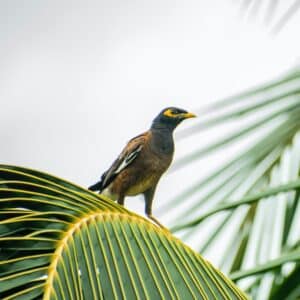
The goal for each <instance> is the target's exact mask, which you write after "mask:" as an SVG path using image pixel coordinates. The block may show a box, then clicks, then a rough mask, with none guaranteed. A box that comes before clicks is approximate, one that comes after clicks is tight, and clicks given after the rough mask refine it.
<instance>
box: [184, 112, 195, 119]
mask: <svg viewBox="0 0 300 300" xmlns="http://www.w3.org/2000/svg"><path fill="white" fill-rule="evenodd" d="M182 117H183V118H184V119H189V118H196V117H197V116H196V115H195V114H192V113H185V114H182Z"/></svg>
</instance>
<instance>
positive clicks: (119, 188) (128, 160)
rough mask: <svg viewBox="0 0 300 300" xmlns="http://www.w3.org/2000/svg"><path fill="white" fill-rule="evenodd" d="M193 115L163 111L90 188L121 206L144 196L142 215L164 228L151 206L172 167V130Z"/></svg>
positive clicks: (173, 109) (172, 108)
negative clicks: (165, 174)
mask: <svg viewBox="0 0 300 300" xmlns="http://www.w3.org/2000/svg"><path fill="white" fill-rule="evenodd" d="M194 117H196V115H195V114H193V113H191V112H188V111H186V110H184V109H181V108H177V107H167V108H165V109H163V110H162V111H161V112H160V113H159V114H158V115H157V116H156V117H155V118H154V120H153V121H152V124H151V127H150V129H149V130H148V131H146V132H144V133H142V134H140V135H138V136H136V137H134V138H132V139H131V140H130V141H129V142H128V143H127V144H126V146H125V148H124V149H123V150H122V152H121V154H120V155H119V156H118V157H117V159H116V160H115V161H114V162H113V163H112V165H111V166H110V168H109V169H108V170H107V171H106V172H104V173H103V175H102V176H101V178H100V180H99V181H98V182H96V183H95V184H94V185H92V186H90V187H89V190H91V191H94V192H99V194H103V195H105V196H107V197H109V198H110V199H112V200H114V201H117V203H118V204H120V205H124V198H125V197H127V196H136V195H139V194H143V195H144V200H145V214H146V215H147V217H148V218H149V219H150V220H152V221H153V222H154V223H156V225H158V226H159V227H162V228H164V226H163V225H162V224H161V223H160V222H159V221H158V220H157V219H156V218H155V217H154V216H153V215H152V202H153V198H154V194H155V190H156V187H157V184H158V182H159V180H160V178H161V176H162V175H163V174H164V173H165V171H166V170H167V169H168V168H169V166H170V165H171V162H172V160H173V155H174V138H173V132H174V129H175V128H176V127H177V126H178V125H179V124H180V123H181V122H182V121H183V120H186V119H189V118H194Z"/></svg>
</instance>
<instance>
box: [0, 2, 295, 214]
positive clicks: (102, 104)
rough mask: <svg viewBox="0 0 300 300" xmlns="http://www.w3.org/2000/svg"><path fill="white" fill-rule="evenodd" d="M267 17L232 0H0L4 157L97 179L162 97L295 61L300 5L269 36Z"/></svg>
mask: <svg viewBox="0 0 300 300" xmlns="http://www.w3.org/2000/svg"><path fill="white" fill-rule="evenodd" d="M266 2H267V1H266ZM287 2H291V1H286V3H287ZM263 19H264V18H263V14H262V16H257V17H254V16H252V15H251V13H250V16H249V17H247V18H246V17H243V14H242V13H241V10H240V8H239V5H238V1H229V0H227V1H226V0H225V1H219V0H205V1H204V0H201V1H199V0H197V1H196V0H195V1H190V0H185V1H176V0H164V1H161V0H151V1H143V0H140V1H126V0H118V1H117V0H110V1H74V0H73V1H71V0H69V1H66V0H43V1H37V0H26V1H17V0H6V1H5V0H2V1H0V24H1V25H0V26H1V27H0V101H1V111H0V122H1V124H0V136H1V147H0V160H1V162H2V163H8V164H15V165H22V166H27V167H31V168H36V169H40V170H44V171H47V172H50V173H53V174H55V175H57V176H60V177H63V178H66V179H69V180H71V181H74V182H76V183H78V184H81V185H83V186H87V185H89V184H91V183H94V181H95V180H96V179H97V178H98V177H99V176H100V175H101V173H102V172H103V171H105V169H106V168H107V167H109V165H110V164H111V162H112V160H113V159H114V158H115V157H116V156H117V155H118V154H119V152H120V151H121V149H122V147H123V146H124V144H125V143H126V141H128V140H129V139H130V138H131V137H133V136H135V135H136V134H138V133H140V132H142V131H144V130H146V129H147V128H148V127H149V126H150V123H151V120H152V119H153V118H154V116H155V115H156V114H157V113H158V112H159V111H160V110H161V109H162V108H164V107H166V106H170V105H172V106H179V107H182V108H185V109H188V110H191V111H194V110H195V111H197V110H198V109H199V108H200V107H201V106H202V105H205V104H208V103H210V102H212V101H216V100H218V99H221V98H223V97H227V96H229V95H232V94H235V93H237V92H239V91H242V90H244V89H246V88H248V87H251V86H254V85H255V84H258V83H261V82H264V81H266V80H270V79H272V78H274V77H277V76H278V75H280V74H282V73H284V72H286V71H287V70H289V69H290V68H291V67H293V66H295V64H296V63H297V62H298V63H299V53H300V42H299V28H300V22H299V19H300V18H299V14H298V15H297V16H294V18H293V19H291V21H290V23H289V24H288V25H287V26H285V27H284V28H283V30H282V31H281V32H280V33H279V34H277V35H272V34H270V27H268V26H266V25H265V24H264V22H263ZM199 118H201V116H199ZM188 122H189V123H191V122H194V120H189V121H188ZM185 126H189V125H188V124H187V123H186V124H183V125H181V127H182V128H183V127H185ZM199 142H201V141H197V143H199ZM183 148H184V147H182V146H180V145H178V147H177V152H176V157H175V159H176V158H177V157H179V156H182V155H183V153H182V152H181V151H183ZM203 170H205V166H203ZM185 172H187V173H186V174H185V178H188V176H189V173H188V172H190V171H189V170H186V171H185ZM174 184H175V182H172V179H171V176H170V179H168V178H167V179H164V180H163V182H162V183H161V185H160V188H159V189H158V193H157V198H159V199H160V201H161V200H162V199H163V198H164V197H165V195H166V193H168V191H169V190H170V188H172V187H173V188H174V186H175V185H174ZM138 202H140V201H138ZM139 205H141V204H139ZM154 205H155V204H154ZM141 207H143V205H142V206H141ZM137 209H140V208H139V207H138V208H137ZM154 210H155V208H154Z"/></svg>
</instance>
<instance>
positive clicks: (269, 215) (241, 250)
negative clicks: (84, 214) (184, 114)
mask: <svg viewBox="0 0 300 300" xmlns="http://www.w3.org/2000/svg"><path fill="white" fill-rule="evenodd" d="M199 115H201V121H200V122H199V123H198V124H196V125H194V126H192V127H190V128H188V129H186V130H185V131H182V132H181V135H180V138H181V139H183V138H184V139H187V138H189V137H190V136H192V138H193V139H196V140H198V141H205V143H203V144H204V146H203V147H202V148H200V149H194V150H193V151H192V152H189V153H187V154H186V155H185V156H184V157H183V158H181V159H179V161H178V162H177V165H175V167H174V168H173V170H176V171H177V172H176V173H179V172H180V171H181V168H183V167H190V168H193V169H192V170H193V171H192V172H193V178H194V179H193V180H194V182H193V184H192V185H191V186H190V187H188V188H187V189H184V190H183V192H182V193H180V194H179V195H177V196H175V197H174V198H172V199H169V201H168V202H167V203H166V204H164V205H163V206H161V207H160V209H159V211H163V212H166V213H165V218H168V219H169V220H170V221H169V222H170V223H171V224H173V226H172V227H173V228H172V230H173V231H174V232H176V234H177V235H178V236H179V237H181V238H182V239H183V240H184V241H186V242H187V243H189V244H191V245H192V246H193V247H194V248H195V249H198V251H199V252H200V253H201V254H202V255H204V256H205V257H208V258H209V259H211V260H212V261H213V262H214V264H215V265H217V266H218V267H219V268H220V269H221V270H222V271H223V272H225V273H227V274H228V275H230V276H231V278H232V279H233V280H235V281H237V283H238V285H239V286H240V287H242V289H244V290H245V291H247V292H249V293H250V294H251V295H252V296H253V298H254V299H260V300H261V299H283V298H282V295H285V296H286V298H285V299H296V297H299V296H300V290H299V279H298V280H296V278H297V276H299V272H300V269H299V263H298V262H299V260H300V230H299V228H300V204H299V191H300V180H299V169H300V134H299V133H298V131H299V129H300V70H298V69H295V70H293V71H292V72H290V73H289V74H287V75H285V76H283V77H281V78H279V79H277V80H275V81H273V82H270V83H268V84H264V85H262V86H260V87H258V88H255V89H252V90H249V91H247V92H245V93H241V94H239V95H237V96H235V97H231V98H228V99H225V100H223V101H220V102H217V103H215V104H213V105H211V106H210V107H208V108H207V109H205V110H202V111H199ZM207 132H208V133H207ZM196 134H197V136H196ZM211 158H212V159H211ZM205 160H208V161H209V163H208V164H206V165H205V166H206V168H209V169H208V170H209V172H206V173H205V175H203V174H202V173H203V172H202V170H203V169H204V168H205V167H203V166H202V164H203V163H205ZM212 165H213V166H214V168H212V167H211V166H212ZM195 170H196V171H195ZM197 170H200V172H199V171H198V173H199V174H198V176H197V174H196V173H195V172H197ZM184 172H185V173H186V174H188V173H189V170H188V169H184ZM176 173H175V174H176ZM190 173H191V171H190ZM171 175H173V174H172V173H171ZM197 177H199V178H200V179H197ZM190 180H192V176H190ZM178 220H180V224H178ZM298 278H299V277H298Z"/></svg>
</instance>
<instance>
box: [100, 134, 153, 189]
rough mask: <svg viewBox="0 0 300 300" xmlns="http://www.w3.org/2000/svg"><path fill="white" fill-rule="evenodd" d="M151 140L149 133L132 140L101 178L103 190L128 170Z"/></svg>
mask: <svg viewBox="0 0 300 300" xmlns="http://www.w3.org/2000/svg"><path fill="white" fill-rule="evenodd" d="M148 138H149V133H148V132H146V133H143V134H141V135H138V136H136V137H134V138H133V139H131V140H130V141H129V142H128V144H127V145H126V147H125V148H124V149H123V151H122V152H121V154H120V155H119V156H118V158H117V159H116V160H115V161H114V162H113V164H112V165H111V167H110V168H109V169H108V170H107V171H106V172H105V173H104V174H103V175H102V176H101V186H102V190H103V189H105V188H106V187H107V186H108V185H109V184H110V183H111V182H112V181H113V180H114V178H115V177H116V176H117V175H118V174H119V173H120V172H121V171H123V170H124V169H125V168H127V167H128V166H129V165H130V164H131V163H132V162H133V161H134V160H135V159H136V158H137V156H138V155H139V153H140V152H141V150H142V149H143V147H144V145H145V143H146V142H147V140H148Z"/></svg>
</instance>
